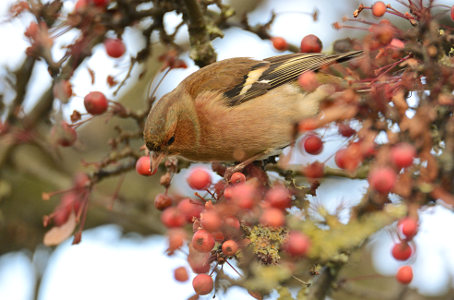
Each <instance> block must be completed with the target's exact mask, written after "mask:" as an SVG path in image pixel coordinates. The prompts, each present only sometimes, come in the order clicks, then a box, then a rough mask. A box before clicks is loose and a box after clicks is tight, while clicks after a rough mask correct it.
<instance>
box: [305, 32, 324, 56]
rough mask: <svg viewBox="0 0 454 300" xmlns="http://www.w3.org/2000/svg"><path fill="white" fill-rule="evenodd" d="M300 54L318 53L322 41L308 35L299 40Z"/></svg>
mask: <svg viewBox="0 0 454 300" xmlns="http://www.w3.org/2000/svg"><path fill="white" fill-rule="evenodd" d="M300 49H301V52H303V53H318V52H320V51H322V41H320V39H319V38H318V37H317V36H316V35H314V34H308V35H306V36H305V37H304V38H303V39H302V40H301V48H300Z"/></svg>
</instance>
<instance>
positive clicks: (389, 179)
mask: <svg viewBox="0 0 454 300" xmlns="http://www.w3.org/2000/svg"><path fill="white" fill-rule="evenodd" d="M396 180H397V175H396V172H394V170H393V169H391V168H390V167H379V168H376V169H375V170H373V171H371V172H370V173H369V184H370V186H371V187H372V188H373V189H374V190H376V191H377V192H379V193H382V194H387V193H389V192H391V190H392V189H393V187H394V184H395V183H396Z"/></svg>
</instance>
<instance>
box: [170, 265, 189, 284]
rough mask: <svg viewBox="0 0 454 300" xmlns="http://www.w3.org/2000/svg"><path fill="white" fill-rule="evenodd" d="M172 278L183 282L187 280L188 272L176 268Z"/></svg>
mask: <svg viewBox="0 0 454 300" xmlns="http://www.w3.org/2000/svg"><path fill="white" fill-rule="evenodd" d="M173 277H174V278H175V280H176V281H179V282H185V281H187V280H188V279H189V275H188V271H186V268H185V267H178V268H176V269H175V270H174V271H173Z"/></svg>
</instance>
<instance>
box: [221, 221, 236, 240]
mask: <svg viewBox="0 0 454 300" xmlns="http://www.w3.org/2000/svg"><path fill="white" fill-rule="evenodd" d="M240 226H241V225H240V221H239V220H238V218H236V217H233V216H229V217H226V218H225V219H224V226H223V228H222V231H223V232H224V234H225V236H226V237H227V238H233V237H237V236H238V235H239V234H240Z"/></svg>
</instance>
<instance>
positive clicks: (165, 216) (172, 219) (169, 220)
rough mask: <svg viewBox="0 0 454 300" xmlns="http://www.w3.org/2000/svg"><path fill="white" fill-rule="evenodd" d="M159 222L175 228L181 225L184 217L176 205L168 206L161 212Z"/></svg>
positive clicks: (184, 220)
mask: <svg viewBox="0 0 454 300" xmlns="http://www.w3.org/2000/svg"><path fill="white" fill-rule="evenodd" d="M161 222H162V224H164V226H166V227H167V228H175V227H181V226H183V225H184V223H185V222H186V219H185V217H184V215H183V214H182V213H181V212H180V211H179V210H178V209H177V208H176V207H168V208H166V209H165V210H164V211H163V212H162V214H161Z"/></svg>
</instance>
